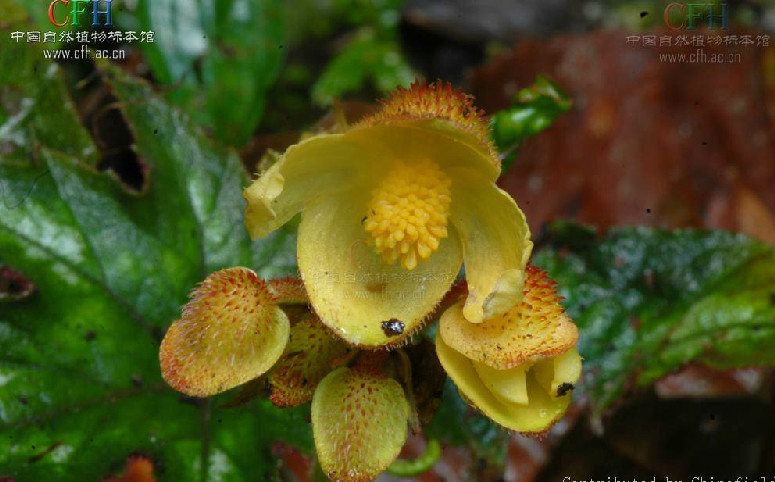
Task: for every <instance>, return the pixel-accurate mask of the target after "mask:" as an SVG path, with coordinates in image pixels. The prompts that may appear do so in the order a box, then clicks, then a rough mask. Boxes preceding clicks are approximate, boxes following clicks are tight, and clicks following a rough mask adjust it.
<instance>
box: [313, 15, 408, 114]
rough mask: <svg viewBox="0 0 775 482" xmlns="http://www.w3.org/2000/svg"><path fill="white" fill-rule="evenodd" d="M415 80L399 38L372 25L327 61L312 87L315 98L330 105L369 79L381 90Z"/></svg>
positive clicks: (316, 101) (315, 100)
mask: <svg viewBox="0 0 775 482" xmlns="http://www.w3.org/2000/svg"><path fill="white" fill-rule="evenodd" d="M412 80H414V74H413V72H412V69H411V68H410V67H409V65H408V64H407V63H406V60H405V59H404V57H403V55H402V54H401V49H400V47H399V45H398V41H397V40H396V39H395V38H394V37H393V36H392V35H380V34H378V32H377V31H375V30H374V29H371V28H363V29H361V30H360V31H359V32H358V33H357V35H355V37H354V38H353V39H352V40H351V41H350V42H349V43H348V44H347V45H345V47H344V48H343V49H342V51H341V52H339V54H338V55H337V56H336V57H334V59H333V60H332V61H331V62H330V63H329V64H328V66H327V67H326V69H325V71H324V72H323V74H322V75H321V76H320V77H319V78H318V80H317V82H315V84H314V86H313V88H312V100H313V101H314V102H315V103H317V104H319V105H330V104H331V103H332V102H333V100H334V98H335V97H341V96H342V95H344V94H347V93H350V92H354V91H357V90H359V89H361V88H363V87H364V86H365V85H366V83H367V82H371V83H372V85H374V87H375V88H376V89H377V90H378V91H379V92H382V93H384V92H389V91H391V90H393V89H395V88H396V87H398V86H404V87H406V86H408V85H409V84H410V83H411V82H412Z"/></svg>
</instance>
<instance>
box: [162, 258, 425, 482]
mask: <svg viewBox="0 0 775 482" xmlns="http://www.w3.org/2000/svg"><path fill="white" fill-rule="evenodd" d="M308 303H309V299H308V298H307V296H306V293H305V291H304V287H303V285H302V283H301V281H300V280H272V281H269V282H266V281H264V280H262V279H260V278H258V276H256V274H255V273H254V272H252V271H251V270H249V269H247V268H229V269H224V270H222V271H218V272H216V273H213V274H212V275H210V276H208V278H207V279H205V281H203V282H202V284H201V285H200V286H199V287H197V288H196V289H195V290H194V291H193V292H192V294H191V301H189V303H187V304H186V305H185V306H184V308H183V316H182V317H181V319H180V320H177V321H175V322H174V323H173V324H172V326H170V328H169V330H168V331H167V334H166V335H165V337H164V340H163V341H162V344H161V349H160V352H159V358H160V362H161V371H162V375H163V377H164V379H165V380H166V381H167V383H168V384H169V385H170V386H172V387H173V388H175V389H176V390H178V391H181V392H183V393H186V394H188V395H192V396H196V397H208V396H211V395H215V394H218V393H221V392H223V391H225V390H228V389H231V388H234V387H236V386H238V385H242V384H244V383H247V382H250V381H255V380H257V379H258V377H261V376H264V377H265V380H266V387H267V389H268V392H269V394H268V395H269V399H270V400H271V401H272V403H274V404H275V405H277V406H279V407H289V406H297V405H301V404H304V403H307V402H310V401H311V402H312V409H311V411H312V414H311V415H312V417H311V418H312V430H313V434H314V438H315V447H316V449H317V453H318V459H319V462H320V465H321V467H322V469H323V470H324V471H325V472H326V474H328V476H329V478H331V480H333V481H342V482H366V481H368V480H372V479H374V478H376V477H377V476H378V475H379V474H380V473H382V472H383V471H385V470H386V469H387V467H388V466H389V465H390V464H391V463H392V462H393V461H394V460H395V459H396V458H397V457H398V454H399V452H400V451H401V447H403V445H404V442H405V441H406V437H407V434H408V424H409V416H410V406H409V402H408V400H407V397H406V394H405V392H404V388H403V387H402V386H401V384H400V383H398V382H397V381H396V380H395V379H393V378H392V377H391V376H390V374H391V373H396V372H398V369H397V368H396V366H395V365H396V359H395V357H394V356H393V355H394V354H391V353H388V352H385V351H380V352H358V351H357V350H354V349H353V348H352V347H351V346H350V345H348V344H347V343H346V342H345V341H343V340H342V339H341V338H339V337H337V336H335V335H333V334H332V333H331V332H330V330H329V329H328V328H326V327H325V326H324V325H323V324H322V323H321V322H320V320H319V319H318V318H317V317H316V316H315V315H314V314H312V313H310V312H309V309H308Z"/></svg>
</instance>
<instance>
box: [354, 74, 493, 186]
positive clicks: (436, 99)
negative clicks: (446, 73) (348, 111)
mask: <svg viewBox="0 0 775 482" xmlns="http://www.w3.org/2000/svg"><path fill="white" fill-rule="evenodd" d="M473 100H474V99H473V97H472V96H470V95H466V94H464V93H463V92H460V91H459V90H456V89H453V88H452V85H451V84H450V83H446V84H444V83H442V82H434V83H432V84H427V83H426V82H425V81H417V82H414V83H413V84H412V85H411V86H410V87H409V88H408V89H404V88H401V87H399V88H398V89H396V90H395V91H394V92H392V93H391V95H390V97H389V98H388V99H385V100H384V101H382V108H381V109H380V110H379V112H377V113H376V114H373V115H371V116H368V117H366V118H365V119H363V120H362V121H361V122H360V123H358V124H356V126H355V129H359V128H363V127H372V126H381V125H405V124H414V125H423V126H424V127H425V128H427V129H429V130H433V131H435V132H438V133H442V134H445V135H447V136H449V137H451V138H452V139H453V140H454V142H456V143H458V144H460V143H463V144H466V145H468V146H469V147H471V148H474V149H477V150H479V151H481V152H482V154H483V155H484V156H485V157H487V158H489V162H490V165H491V166H490V167H491V168H493V169H495V170H496V172H495V175H494V177H493V179H495V178H497V177H498V173H499V172H500V166H501V163H500V160H499V159H498V156H497V154H496V152H495V145H494V144H493V142H492V141H491V140H490V125H489V123H488V121H487V118H486V117H485V115H484V111H482V110H480V109H477V108H476V106H474V103H473Z"/></svg>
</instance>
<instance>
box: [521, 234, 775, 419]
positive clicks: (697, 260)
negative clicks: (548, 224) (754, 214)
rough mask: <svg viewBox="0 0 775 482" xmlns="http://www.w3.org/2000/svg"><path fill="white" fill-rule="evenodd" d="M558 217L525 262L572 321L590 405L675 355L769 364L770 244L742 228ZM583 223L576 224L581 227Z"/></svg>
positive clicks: (671, 362) (676, 360)
mask: <svg viewBox="0 0 775 482" xmlns="http://www.w3.org/2000/svg"><path fill="white" fill-rule="evenodd" d="M583 231H584V230H583V229H581V228H579V227H578V226H576V227H573V226H570V227H569V226H568V225H567V224H564V223H563V224H558V225H555V226H554V227H553V228H552V229H550V238H549V239H551V240H552V243H553V245H554V247H549V248H547V249H543V250H540V251H539V252H538V253H537V255H536V256H535V258H534V260H533V262H534V263H535V264H537V265H538V266H541V267H542V268H544V269H546V270H547V271H548V272H549V274H550V275H551V276H552V278H553V279H554V280H556V281H557V282H558V283H559V288H560V292H561V294H562V295H563V296H565V297H566V301H565V302H564V304H565V306H566V308H567V310H568V313H569V314H570V316H571V318H573V320H574V321H575V322H576V323H577V324H578V326H579V328H580V338H579V351H580V352H581V354H582V356H583V357H584V375H583V383H582V386H581V387H580V388H582V390H583V391H584V392H585V393H587V394H588V395H589V396H590V397H591V400H592V404H593V410H594V412H595V413H596V414H600V413H602V411H603V409H605V408H606V407H607V406H609V405H610V404H611V403H612V402H613V401H615V400H616V399H617V398H618V397H619V396H620V395H621V394H622V393H623V391H624V389H625V387H626V386H627V384H628V383H629V382H631V381H632V382H635V383H637V384H639V385H644V384H648V383H650V382H653V381H654V380H656V379H658V378H660V377H662V376H664V375H666V374H668V373H670V372H671V371H673V370H675V369H677V368H679V367H680V366H682V365H683V364H685V363H687V362H690V361H697V362H702V363H705V364H708V365H710V366H713V367H720V368H728V367H743V366H750V365H775V351H773V350H772V347H773V346H775V250H774V249H773V248H772V247H771V246H769V245H766V244H763V243H761V242H758V241H755V240H752V239H750V238H748V237H746V236H744V235H741V234H733V233H728V232H721V231H690V230H685V231H684V230H682V231H663V230H655V229H647V228H621V229H613V230H611V231H609V232H608V233H607V234H606V235H605V237H603V238H602V239H600V240H597V241H595V240H594V236H595V235H594V232H591V231H589V230H586V232H583ZM580 233H581V234H580Z"/></svg>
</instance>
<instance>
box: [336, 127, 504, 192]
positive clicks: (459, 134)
mask: <svg viewBox="0 0 775 482" xmlns="http://www.w3.org/2000/svg"><path fill="white" fill-rule="evenodd" d="M345 135H346V136H347V139H349V140H351V141H353V142H358V143H362V144H365V145H370V146H372V148H379V150H380V151H384V152H386V153H389V154H388V155H389V157H390V158H391V159H395V160H401V161H405V162H411V161H412V160H419V159H429V160H431V161H433V162H435V163H437V164H438V165H439V166H440V167H441V169H442V170H451V169H471V170H473V171H474V172H476V173H477V174H478V175H480V176H483V177H485V178H486V179H488V180H490V181H493V182H495V180H496V179H497V178H498V175H499V174H500V161H498V162H493V158H492V157H491V156H490V152H489V151H488V150H487V149H483V148H482V146H481V143H480V142H479V140H478V139H476V138H474V136H472V135H471V134H470V133H469V132H467V131H465V130H464V129H460V128H459V127H456V126H455V125H453V124H451V123H449V122H445V121H444V120H438V119H405V120H396V121H394V122H391V123H389V124H371V125H368V126H355V127H353V128H352V129H351V130H350V131H348V132H347V133H346V134H345Z"/></svg>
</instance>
